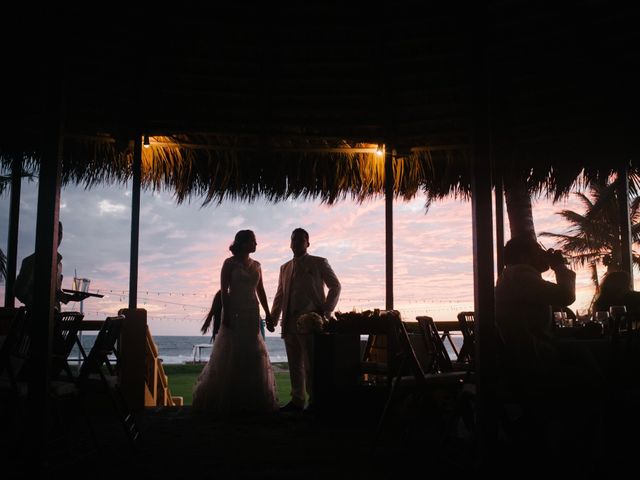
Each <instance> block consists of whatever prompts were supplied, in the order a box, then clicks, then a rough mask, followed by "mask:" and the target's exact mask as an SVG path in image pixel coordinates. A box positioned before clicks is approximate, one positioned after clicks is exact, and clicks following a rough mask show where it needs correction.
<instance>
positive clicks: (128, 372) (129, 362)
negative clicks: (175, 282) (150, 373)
mask: <svg viewBox="0 0 640 480" xmlns="http://www.w3.org/2000/svg"><path fill="white" fill-rule="evenodd" d="M118 314H119V315H124V316H125V321H124V323H123V325H122V334H121V337H120V345H119V352H118V353H119V356H118V371H119V375H120V385H121V388H122V392H123V394H124V397H125V399H126V400H127V405H128V406H129V408H130V409H131V410H132V411H140V410H142V409H143V408H144V399H145V386H144V382H145V369H146V363H145V362H146V350H147V349H146V348H145V347H146V341H147V311H146V310H145V309H143V308H137V309H129V308H124V309H122V310H120V311H119V312H118Z"/></svg>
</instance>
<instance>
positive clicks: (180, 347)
mask: <svg viewBox="0 0 640 480" xmlns="http://www.w3.org/2000/svg"><path fill="white" fill-rule="evenodd" d="M95 338H96V336H95V334H93V335H89V334H84V335H82V346H83V348H84V350H85V351H86V352H87V353H88V352H89V350H90V349H91V346H92V345H93V342H94V341H95ZM210 339H211V337H209V336H204V335H198V336H173V335H171V336H169V335H154V337H153V340H154V341H155V342H156V346H157V347H158V355H159V357H160V358H161V359H162V363H164V364H180V363H186V362H189V361H193V356H194V346H195V345H201V344H204V345H206V344H209V345H210V343H209V340H210ZM265 342H266V344H267V350H268V352H269V359H270V360H271V362H272V363H273V362H286V361H287V352H286V351H285V348H284V341H283V340H282V338H280V337H270V336H267V337H266V338H265ZM211 351H212V350H211V347H209V348H203V349H202V351H201V354H202V360H203V361H206V360H208V359H209V356H210V355H211ZM78 355H79V352H78V349H77V348H74V350H73V351H72V352H71V355H70V358H71V359H72V360H73V359H77V358H78Z"/></svg>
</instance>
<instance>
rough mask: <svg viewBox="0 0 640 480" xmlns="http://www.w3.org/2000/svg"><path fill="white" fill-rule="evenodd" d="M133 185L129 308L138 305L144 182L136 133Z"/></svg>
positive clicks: (140, 152)
mask: <svg viewBox="0 0 640 480" xmlns="http://www.w3.org/2000/svg"><path fill="white" fill-rule="evenodd" d="M132 169H133V179H132V180H131V181H132V185H131V191H132V195H131V252H130V258H129V310H135V309H136V308H137V307H138V244H139V240H140V183H141V182H142V136H141V135H136V137H135V143H134V147H133V164H132Z"/></svg>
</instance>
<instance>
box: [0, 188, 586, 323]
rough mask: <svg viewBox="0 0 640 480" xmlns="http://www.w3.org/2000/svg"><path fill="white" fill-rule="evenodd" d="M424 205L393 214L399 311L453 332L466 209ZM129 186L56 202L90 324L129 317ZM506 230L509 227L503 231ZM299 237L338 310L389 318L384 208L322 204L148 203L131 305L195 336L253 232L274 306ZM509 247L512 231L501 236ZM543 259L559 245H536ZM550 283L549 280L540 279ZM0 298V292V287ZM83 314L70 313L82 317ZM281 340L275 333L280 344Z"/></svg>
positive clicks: (24, 222)
mask: <svg viewBox="0 0 640 480" xmlns="http://www.w3.org/2000/svg"><path fill="white" fill-rule="evenodd" d="M424 203H425V198H424V197H423V196H418V197H416V198H415V199H414V200H412V201H410V202H403V201H397V202H396V203H395V205H394V264H395V265H394V276H395V308H397V309H398V310H400V311H401V313H402V317H403V318H404V319H413V318H415V316H417V315H430V316H432V317H434V318H435V319H436V320H454V319H455V315H456V314H457V313H458V312H459V311H462V310H472V309H473V267H472V244H471V203H470V202H469V201H463V200H455V199H449V200H445V201H440V202H436V203H434V204H432V205H431V207H430V208H429V210H428V212H426V213H425V208H424ZM36 205H37V181H28V180H25V181H24V182H23V187H22V201H21V212H20V215H21V217H20V236H19V247H18V268H19V265H20V262H21V260H22V258H24V257H25V256H26V255H29V254H30V253H32V252H33V249H34V245H35V236H34V235H35V214H36ZM130 205H131V189H130V185H115V186H110V187H97V188H93V189H91V190H85V189H84V188H82V187H67V188H64V189H63V191H62V196H61V209H60V219H61V220H62V222H63V223H64V239H63V242H62V244H61V246H60V253H61V254H62V255H63V257H64V258H63V273H64V281H63V287H64V288H71V282H72V279H73V276H74V271H76V272H77V275H78V277H84V278H89V279H90V280H91V284H90V291H92V292H99V293H102V294H104V295H105V297H104V298H103V299H97V298H89V299H88V300H85V302H84V305H83V309H84V312H85V316H86V318H91V319H100V318H104V317H106V316H108V315H113V314H115V313H116V312H117V310H118V309H119V308H122V307H126V306H127V305H128V297H127V290H128V286H129V280H128V278H129V242H130V222H131V220H130V214H131V208H130ZM563 208H569V209H572V210H577V211H582V207H581V206H580V205H579V204H578V203H577V202H576V201H575V200H574V199H572V198H570V199H569V200H568V202H562V203H557V204H555V205H553V204H551V202H549V201H546V200H544V199H537V200H536V201H535V203H534V220H535V224H536V231H537V233H540V232H542V231H545V230H547V231H553V232H558V233H560V232H565V231H566V230H567V227H568V226H567V225H566V224H565V223H563V222H562V220H561V219H560V217H559V216H558V215H557V214H556V212H558V211H559V210H561V209H563ZM8 215H9V194H8V192H6V193H5V194H4V195H3V196H0V225H1V226H2V227H1V228H0V242H1V243H0V244H1V245H2V248H3V249H4V250H5V251H6V244H7V243H6V242H7V225H8ZM505 222H506V220H505ZM296 227H303V228H305V229H306V230H307V231H308V232H309V234H310V236H311V246H310V248H309V253H311V254H313V255H319V256H323V257H327V258H328V259H329V263H330V264H331V266H332V267H333V269H334V270H335V272H336V274H337V276H338V278H339V279H340V281H341V283H342V294H341V297H340V301H339V303H338V307H337V310H340V311H348V310H352V309H357V310H365V309H373V308H384V303H385V293H384V292H385V286H384V278H385V270H384V251H385V241H384V201H383V199H376V200H370V201H368V202H365V203H363V204H357V203H355V202H352V201H350V200H345V201H341V202H339V203H338V204H336V205H334V206H327V205H322V204H320V203H319V202H318V201H286V202H281V203H276V204H269V203H267V202H264V201H258V202H254V203H246V202H242V203H241V202H231V201H228V202H224V203H223V204H222V205H210V206H206V207H201V200H200V199H193V200H192V201H191V203H185V204H182V205H176V203H175V201H174V200H173V198H172V196H171V195H170V194H169V193H160V194H158V193H151V192H143V194H142V200H141V220H140V229H141V230H140V269H139V274H140V276H139V293H138V302H139V306H140V307H141V308H145V309H147V312H148V322H149V326H150V328H151V332H152V333H153V334H155V335H198V334H199V329H200V326H201V324H202V319H203V317H204V316H205V314H206V312H207V311H208V309H209V306H210V303H211V299H212V298H213V295H214V293H215V292H216V290H217V289H218V288H219V271H220V267H221V265H222V262H223V260H224V259H225V258H226V257H227V256H229V255H230V253H229V250H228V246H229V244H230V243H231V242H232V240H233V237H234V234H235V232H236V231H238V230H241V229H251V230H253V231H254V232H255V233H256V236H257V240H258V247H257V250H256V252H255V253H254V254H253V255H252V256H253V258H254V259H256V260H258V261H259V262H260V263H261V264H262V271H263V275H264V284H265V289H266V291H267V296H268V297H269V302H270V303H271V301H272V299H273V296H274V295H275V292H276V288H277V277H278V271H279V267H280V265H281V264H282V263H284V262H285V261H287V260H288V259H289V258H291V250H290V249H289V235H290V233H291V230H293V229H294V228H296ZM505 230H506V234H505V235H506V238H507V239H508V238H509V234H508V225H507V226H506V228H505ZM542 241H543V243H544V244H545V245H547V246H548V247H553V246H554V245H553V244H552V242H551V241H550V240H548V239H544V238H543V239H542ZM545 278H548V279H552V278H553V274H551V273H547V274H545ZM0 290H1V291H2V295H3V296H4V284H3V285H0ZM592 294H593V287H592V286H591V281H590V279H589V275H588V273H587V272H586V271H584V270H579V271H578V298H577V301H576V302H575V303H574V304H573V306H572V307H573V308H574V309H575V308H583V307H586V306H588V303H589V300H590V298H591V296H592ZM79 308H80V306H79V304H72V303H70V304H68V305H67V307H66V309H68V310H79ZM277 333H278V332H276V334H277Z"/></svg>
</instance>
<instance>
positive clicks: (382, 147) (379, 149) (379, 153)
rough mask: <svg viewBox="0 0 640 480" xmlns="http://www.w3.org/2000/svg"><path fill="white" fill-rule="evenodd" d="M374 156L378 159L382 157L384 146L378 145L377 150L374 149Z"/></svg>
mask: <svg viewBox="0 0 640 480" xmlns="http://www.w3.org/2000/svg"><path fill="white" fill-rule="evenodd" d="M376 155H377V156H378V157H381V156H383V155H384V145H378V148H377V149H376Z"/></svg>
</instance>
